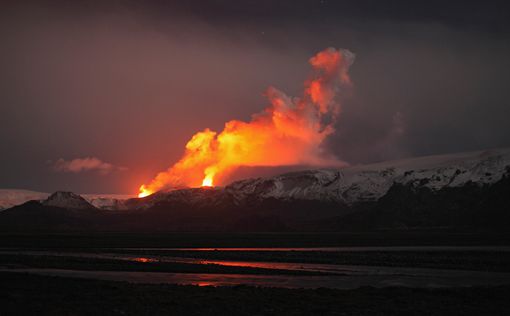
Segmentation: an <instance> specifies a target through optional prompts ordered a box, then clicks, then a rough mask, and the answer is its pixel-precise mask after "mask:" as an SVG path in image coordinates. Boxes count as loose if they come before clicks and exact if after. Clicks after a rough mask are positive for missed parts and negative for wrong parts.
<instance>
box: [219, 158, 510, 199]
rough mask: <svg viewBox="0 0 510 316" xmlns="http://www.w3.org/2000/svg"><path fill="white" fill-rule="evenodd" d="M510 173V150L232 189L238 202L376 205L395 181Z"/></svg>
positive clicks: (484, 179)
mask: <svg viewBox="0 0 510 316" xmlns="http://www.w3.org/2000/svg"><path fill="white" fill-rule="evenodd" d="M509 170H510V148H506V149H494V150H486V151H476V152H468V153H459V154H451V155H435V156H427V157H420V158H412V159H404V160H396V161H386V162H382V163H376V164H370V165H361V166H351V167H345V168H342V169H319V170H309V171H301V172H292V173H287V174H283V175H279V176H276V177H271V178H258V179H247V180H242V181H237V182H234V183H232V184H231V185H229V186H227V187H226V190H227V191H228V192H230V193H231V194H232V195H233V196H234V197H235V199H236V201H238V202H239V203H242V201H244V200H247V199H249V198H252V199H253V198H256V199H265V198H276V199H283V200H285V199H301V200H327V201H336V202H339V203H340V202H341V203H346V204H352V203H355V202H365V201H375V200H377V199H379V198H380V197H382V196H383V195H384V194H385V193H386V192H388V190H389V188H390V187H391V186H392V185H393V184H394V183H400V184H404V185H413V186H423V187H428V188H430V189H433V190H439V189H442V188H445V187H458V186H462V185H464V184H466V183H468V182H474V183H477V184H479V185H483V184H491V183H494V182H496V181H498V180H500V179H501V178H502V176H503V175H504V174H505V173H507V172H509Z"/></svg>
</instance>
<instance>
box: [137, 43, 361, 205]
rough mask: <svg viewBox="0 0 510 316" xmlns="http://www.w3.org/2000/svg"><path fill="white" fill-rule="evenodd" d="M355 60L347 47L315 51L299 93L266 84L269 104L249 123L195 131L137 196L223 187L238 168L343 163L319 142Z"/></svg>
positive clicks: (332, 121)
mask: <svg viewBox="0 0 510 316" xmlns="http://www.w3.org/2000/svg"><path fill="white" fill-rule="evenodd" d="M353 61H354V54H353V53H351V52H350V51H348V50H343V49H334V48H328V49H325V50H323V51H321V52H319V53H317V54H316V55H315V56H313V57H312V58H310V60H309V63H310V65H311V67H312V70H313V71H312V73H311V76H310V77H309V78H308V79H307V80H306V81H305V84H304V89H303V93H302V95H301V96H299V97H289V96H287V95H286V94H285V93H283V92H281V91H279V90H277V89H275V88H272V87H270V88H269V89H268V90H267V92H266V97H267V98H268V99H269V105H268V106H267V107H266V108H265V109H264V110H263V111H261V112H259V113H256V114H254V115H253V116H252V118H251V120H249V121H247V122H244V121H239V120H232V121H229V122H227V123H225V127H224V129H223V131H221V132H219V133H217V132H215V131H212V130H210V129H208V128H206V129H204V130H203V131H201V132H198V133H196V134H195V135H193V137H191V139H190V140H189V141H188V143H187V144H186V148H185V151H184V154H183V156H182V157H181V159H180V160H179V161H177V162H176V163H175V164H174V165H173V166H170V168H168V170H165V171H163V172H160V173H158V174H157V175H156V177H154V179H153V180H152V181H151V182H150V183H147V184H145V185H142V186H141V187H140V194H139V195H138V196H139V197H144V196H147V195H150V194H152V193H154V192H157V191H159V190H162V189H173V188H182V187H199V186H200V185H201V186H213V182H214V185H222V184H224V183H225V182H226V181H227V180H228V176H229V175H230V174H231V173H232V172H233V171H234V170H235V169H236V168H238V167H241V166H247V167H257V166H264V167H275V166H290V165H309V166H333V165H336V166H338V165H342V164H343V163H342V162H341V161H339V160H337V159H336V158H334V157H331V156H329V157H328V156H325V155H324V151H323V146H322V144H323V141H324V140H325V139H326V137H328V136H329V135H331V134H332V133H333V132H334V130H335V128H334V126H335V123H336V119H337V117H338V115H339V114H340V113H341V108H340V101H341V100H340V98H339V97H340V96H341V94H342V92H343V91H345V90H344V88H349V87H350V85H351V80H350V78H349V73H348V71H349V67H350V66H351V64H352V63H353ZM204 175H205V176H204ZM213 180H214V181H213Z"/></svg>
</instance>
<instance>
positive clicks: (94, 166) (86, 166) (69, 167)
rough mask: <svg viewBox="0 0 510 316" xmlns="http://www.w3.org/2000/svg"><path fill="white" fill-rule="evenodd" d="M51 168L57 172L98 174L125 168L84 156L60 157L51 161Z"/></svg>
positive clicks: (124, 168)
mask: <svg viewBox="0 0 510 316" xmlns="http://www.w3.org/2000/svg"><path fill="white" fill-rule="evenodd" d="M53 169H54V170H55V171H58V172H72V173H80V172H86V171H97V172H99V173H100V174H108V173H110V172H113V171H123V170H126V169H127V168H126V167H119V166H115V165H113V164H111V163H108V162H104V161H102V160H101V159H99V158H96V157H84V158H75V159H73V160H65V159H63V158H60V159H59V160H57V161H55V163H53Z"/></svg>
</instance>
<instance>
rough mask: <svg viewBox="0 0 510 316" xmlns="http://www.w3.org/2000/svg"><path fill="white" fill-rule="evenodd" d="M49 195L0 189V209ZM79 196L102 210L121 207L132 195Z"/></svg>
mask: <svg viewBox="0 0 510 316" xmlns="http://www.w3.org/2000/svg"><path fill="white" fill-rule="evenodd" d="M50 195H51V194H50V193H45V192H37V191H29V190H16V189H0V211H1V210H4V209H8V208H11V207H13V206H15V205H20V204H23V203H25V202H27V201H30V200H36V201H43V200H45V199H47V198H48V197H49V196H50ZM80 196H81V197H83V198H84V199H85V200H87V202H89V203H90V204H92V205H93V206H94V207H96V208H98V209H103V210H112V209H115V210H116V209H123V206H122V205H123V201H125V200H127V199H130V198H133V197H134V196H133V195H123V194H80Z"/></svg>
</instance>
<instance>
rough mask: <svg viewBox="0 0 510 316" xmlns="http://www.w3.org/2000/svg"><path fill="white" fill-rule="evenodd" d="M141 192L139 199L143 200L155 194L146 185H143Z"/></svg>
mask: <svg viewBox="0 0 510 316" xmlns="http://www.w3.org/2000/svg"><path fill="white" fill-rule="evenodd" d="M139 191H140V193H138V197H139V198H143V197H146V196H149V195H151V194H152V193H154V192H153V191H151V190H148V189H146V188H145V185H143V184H142V185H141V186H140V189H139Z"/></svg>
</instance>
